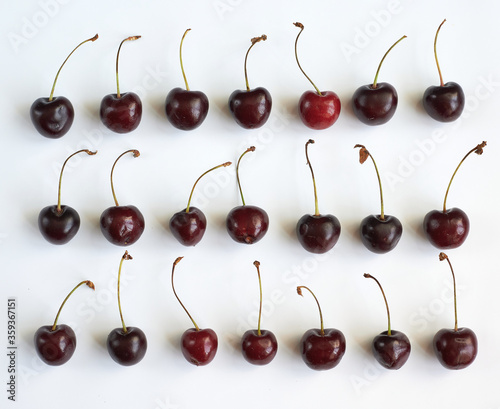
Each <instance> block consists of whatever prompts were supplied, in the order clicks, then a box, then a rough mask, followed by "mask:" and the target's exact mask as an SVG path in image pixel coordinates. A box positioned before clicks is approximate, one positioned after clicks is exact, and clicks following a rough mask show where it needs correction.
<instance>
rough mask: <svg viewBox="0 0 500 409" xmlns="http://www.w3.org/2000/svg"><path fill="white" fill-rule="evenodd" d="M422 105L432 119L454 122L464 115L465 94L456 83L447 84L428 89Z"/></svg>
mask: <svg viewBox="0 0 500 409" xmlns="http://www.w3.org/2000/svg"><path fill="white" fill-rule="evenodd" d="M422 103H423V105H424V108H425V111H426V112H427V113H428V114H429V116H430V117H431V118H434V119H435V120H436V121H440V122H452V121H455V120H456V119H458V118H459V117H460V115H462V111H463V110H464V107H465V94H464V91H463V89H462V87H461V86H460V85H458V84H457V83H456V82H447V83H446V84H444V85H433V86H430V87H429V88H427V89H426V90H425V92H424V98H423V100H422Z"/></svg>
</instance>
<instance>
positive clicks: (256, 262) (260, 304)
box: [253, 260, 262, 337]
mask: <svg viewBox="0 0 500 409" xmlns="http://www.w3.org/2000/svg"><path fill="white" fill-rule="evenodd" d="M253 265H254V266H255V268H256V269H257V276H258V277H259V291H260V302H259V323H258V325H257V335H258V336H259V337H260V336H261V335H262V332H261V331H260V320H261V318H262V280H261V279H260V269H259V267H260V263H259V262H258V261H257V260H255V261H254V262H253Z"/></svg>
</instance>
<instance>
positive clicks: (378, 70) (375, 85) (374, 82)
mask: <svg viewBox="0 0 500 409" xmlns="http://www.w3.org/2000/svg"><path fill="white" fill-rule="evenodd" d="M404 38H406V36H403V37H401V38H400V39H399V40H398V41H396V42H395V43H394V44H393V45H392V46H391V48H389V49H388V50H387V51H386V53H385V54H384V56H383V57H382V60H381V61H380V64H379V65H378V68H377V72H376V73H375V79H374V80H373V85H372V88H377V80H378V74H379V72H380V68H381V67H382V63H383V62H384V60H385V57H387V54H389V52H390V51H391V50H392V49H393V48H394V47H395V46H396V44H397V43H399V42H400V41H401V40H403V39H404Z"/></svg>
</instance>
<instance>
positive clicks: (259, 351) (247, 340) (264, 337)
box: [241, 329, 278, 365]
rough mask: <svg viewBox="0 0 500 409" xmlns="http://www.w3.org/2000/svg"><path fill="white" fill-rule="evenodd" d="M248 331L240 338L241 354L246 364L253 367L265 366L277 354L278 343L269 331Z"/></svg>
mask: <svg viewBox="0 0 500 409" xmlns="http://www.w3.org/2000/svg"><path fill="white" fill-rule="evenodd" d="M260 332H261V334H260V335H259V334H258V332H257V330H256V329H250V330H248V331H246V332H245V333H244V334H243V337H242V338H241V352H242V353H243V357H244V358H245V359H246V360H247V362H249V363H251V364H253V365H267V364H268V363H269V362H271V361H272V360H273V359H274V357H275V356H276V353H277V352H278V341H277V340H276V337H275V336H274V334H273V333H272V332H271V331H268V330H261V331H260Z"/></svg>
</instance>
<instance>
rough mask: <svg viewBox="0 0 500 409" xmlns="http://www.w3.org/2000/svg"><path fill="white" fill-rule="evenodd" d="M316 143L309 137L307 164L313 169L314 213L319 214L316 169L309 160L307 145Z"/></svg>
mask: <svg viewBox="0 0 500 409" xmlns="http://www.w3.org/2000/svg"><path fill="white" fill-rule="evenodd" d="M311 143H314V140H313V139H309V140H308V141H307V142H306V160H307V165H308V166H309V169H311V176H312V180H313V186H314V215H315V216H319V207H318V192H317V190H316V179H315V178H314V171H313V168H312V165H311V161H310V160H309V155H308V153H307V147H308V146H309V144H311Z"/></svg>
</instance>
